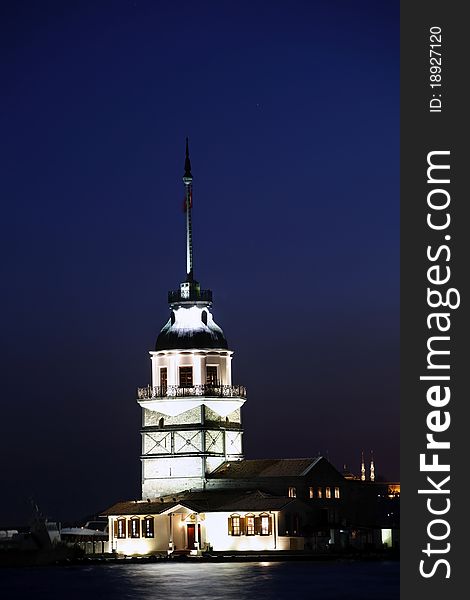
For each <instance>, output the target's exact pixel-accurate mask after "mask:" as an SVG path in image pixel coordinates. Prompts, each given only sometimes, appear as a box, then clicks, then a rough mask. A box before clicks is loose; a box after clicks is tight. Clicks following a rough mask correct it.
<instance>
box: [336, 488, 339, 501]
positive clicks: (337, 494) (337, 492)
mask: <svg viewBox="0 0 470 600" xmlns="http://www.w3.org/2000/svg"><path fill="white" fill-rule="evenodd" d="M335 498H339V487H335Z"/></svg>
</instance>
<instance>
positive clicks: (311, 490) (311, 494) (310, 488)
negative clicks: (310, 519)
mask: <svg viewBox="0 0 470 600" xmlns="http://www.w3.org/2000/svg"><path fill="white" fill-rule="evenodd" d="M308 497H309V498H315V493H314V491H313V487H309V488H308Z"/></svg>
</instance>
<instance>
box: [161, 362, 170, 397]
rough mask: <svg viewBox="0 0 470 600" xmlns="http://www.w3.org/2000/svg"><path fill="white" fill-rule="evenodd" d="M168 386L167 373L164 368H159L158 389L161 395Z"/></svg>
mask: <svg viewBox="0 0 470 600" xmlns="http://www.w3.org/2000/svg"><path fill="white" fill-rule="evenodd" d="M167 386H168V372H167V369H166V367H161V369H160V388H161V393H162V395H163V394H164V393H165V392H166V388H167Z"/></svg>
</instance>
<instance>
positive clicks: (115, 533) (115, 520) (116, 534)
mask: <svg viewBox="0 0 470 600" xmlns="http://www.w3.org/2000/svg"><path fill="white" fill-rule="evenodd" d="M113 526H114V537H115V538H117V536H118V522H117V519H114V523H113Z"/></svg>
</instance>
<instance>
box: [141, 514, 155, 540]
mask: <svg viewBox="0 0 470 600" xmlns="http://www.w3.org/2000/svg"><path fill="white" fill-rule="evenodd" d="M154 535H155V528H154V519H153V517H145V518H144V521H143V524H142V536H143V537H144V538H153V537H154Z"/></svg>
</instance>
